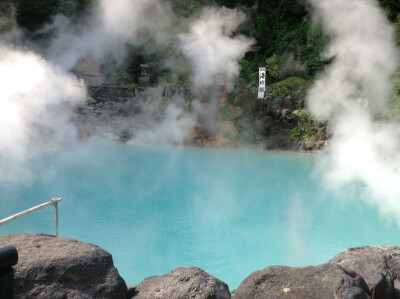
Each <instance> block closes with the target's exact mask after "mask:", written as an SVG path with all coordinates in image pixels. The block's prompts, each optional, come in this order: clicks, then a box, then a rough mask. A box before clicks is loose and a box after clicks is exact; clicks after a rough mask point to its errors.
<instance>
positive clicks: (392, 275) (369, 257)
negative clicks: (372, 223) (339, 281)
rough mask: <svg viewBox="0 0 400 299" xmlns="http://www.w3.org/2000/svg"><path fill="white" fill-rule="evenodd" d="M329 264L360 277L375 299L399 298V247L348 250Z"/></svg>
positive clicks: (369, 247) (386, 246) (367, 247)
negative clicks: (350, 271)
mask: <svg viewBox="0 0 400 299" xmlns="http://www.w3.org/2000/svg"><path fill="white" fill-rule="evenodd" d="M330 263H337V264H339V265H340V266H342V267H344V268H345V269H348V270H352V271H354V272H356V273H357V274H359V275H361V276H362V277H363V278H364V280H365V282H366V283H367V284H368V287H369V289H370V292H371V294H372V293H375V298H382V299H386V298H388V299H389V298H400V247H396V246H389V245H385V246H374V247H371V246H365V247H357V248H350V249H347V250H345V251H343V252H341V253H339V254H338V255H336V256H335V257H334V258H333V259H331V260H330Z"/></svg>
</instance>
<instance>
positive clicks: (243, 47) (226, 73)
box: [179, 7, 254, 88]
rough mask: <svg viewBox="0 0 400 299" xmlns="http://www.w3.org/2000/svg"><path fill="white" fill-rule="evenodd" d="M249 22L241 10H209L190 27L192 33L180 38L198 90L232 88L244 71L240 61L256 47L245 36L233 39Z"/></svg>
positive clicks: (181, 35) (206, 9)
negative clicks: (212, 86)
mask: <svg viewBox="0 0 400 299" xmlns="http://www.w3.org/2000/svg"><path fill="white" fill-rule="evenodd" d="M245 19H246V16H245V14H244V13H242V12H240V11H238V10H232V9H228V8H225V7H223V8H220V9H216V8H210V7H207V8H204V9H203V11H202V12H201V15H200V17H199V19H197V20H195V21H194V22H193V23H192V24H191V25H190V27H189V32H188V33H184V34H180V35H179V40H180V43H181V48H182V51H183V53H184V54H185V55H186V56H187V57H188V59H189V60H190V62H191V64H192V66H193V70H194V76H193V84H194V85H195V86H196V87H202V86H209V85H212V84H215V83H220V84H222V83H225V84H226V85H227V87H228V88H230V87H232V79H233V78H234V77H235V76H237V75H238V74H239V70H240V68H239V64H238V61H239V60H240V59H241V58H243V57H244V54H245V53H246V52H248V51H249V50H250V47H251V46H252V45H253V44H254V41H253V40H252V39H249V38H247V37H245V36H242V35H238V36H234V37H232V34H233V32H234V31H235V30H236V29H237V28H238V27H239V25H240V24H242V23H243V22H244V21H245ZM218 81H223V82H218Z"/></svg>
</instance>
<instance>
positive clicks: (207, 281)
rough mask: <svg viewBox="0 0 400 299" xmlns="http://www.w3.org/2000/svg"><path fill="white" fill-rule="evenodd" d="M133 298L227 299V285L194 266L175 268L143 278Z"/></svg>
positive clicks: (228, 295)
mask: <svg viewBox="0 0 400 299" xmlns="http://www.w3.org/2000/svg"><path fill="white" fill-rule="evenodd" d="M133 298H134V299H156V298H162V299H175V298H180V299H189V298H193V299H229V298H231V295H230V293H229V288H228V286H227V285H226V284H225V283H224V282H222V281H220V280H218V279H216V278H215V277H213V276H211V275H209V274H207V273H206V272H204V271H203V270H200V269H199V268H196V267H190V268H183V267H182V268H177V269H175V270H173V271H172V272H171V273H169V274H165V275H161V276H152V277H148V278H145V279H144V280H143V281H142V282H141V283H140V284H139V285H138V286H137V287H136V290H135V294H134V297H133Z"/></svg>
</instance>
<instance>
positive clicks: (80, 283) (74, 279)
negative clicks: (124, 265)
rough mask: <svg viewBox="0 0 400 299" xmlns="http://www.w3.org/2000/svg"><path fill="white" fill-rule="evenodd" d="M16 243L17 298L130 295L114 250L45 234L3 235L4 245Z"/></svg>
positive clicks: (1, 237) (1, 239)
mask: <svg viewBox="0 0 400 299" xmlns="http://www.w3.org/2000/svg"><path fill="white" fill-rule="evenodd" d="M5 246H15V247H16V248H17V250H18V255H19V261H18V264H17V265H16V266H15V267H14V269H15V295H16V298H79V299H88V298H116V299H117V298H124V299H125V298H126V297H127V287H126V284H125V281H124V280H123V279H122V278H121V277H120V276H119V274H118V271H117V269H116V268H115V267H114V266H113V260H112V257H111V254H109V253H108V252H106V251H104V250H103V249H101V248H99V247H97V246H95V245H92V244H87V243H81V242H78V241H76V240H72V239H62V238H56V237H54V236H50V235H45V234H20V235H4V236H0V247H5Z"/></svg>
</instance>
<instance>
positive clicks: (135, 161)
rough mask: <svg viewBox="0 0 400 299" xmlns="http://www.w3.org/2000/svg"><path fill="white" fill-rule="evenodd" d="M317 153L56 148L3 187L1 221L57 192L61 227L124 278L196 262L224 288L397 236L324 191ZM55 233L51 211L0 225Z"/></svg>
mask: <svg viewBox="0 0 400 299" xmlns="http://www.w3.org/2000/svg"><path fill="white" fill-rule="evenodd" d="M316 159H317V158H316V157H313V156H305V155H294V154H285V153H270V152H258V151H250V150H218V149H206V150H205V149H193V148H175V147H150V146H127V145H104V144H103V145H90V144H86V145H80V146H75V147H71V148H64V149H63V151H62V152H61V153H53V154H52V155H46V156H45V157H42V159H40V160H38V161H35V163H32V169H33V171H34V173H35V179H34V180H33V181H32V182H31V183H29V184H18V185H12V184H7V185H0V192H1V200H0V218H1V219H2V218H5V217H7V216H10V215H11V214H14V213H17V212H20V211H22V210H25V209H27V208H30V207H32V206H34V205H37V204H40V203H42V202H45V201H48V200H50V199H51V198H53V197H62V198H63V201H62V202H61V203H60V204H59V213H60V223H59V235H60V237H64V238H74V239H78V240H80V241H83V242H89V243H94V244H96V245H99V246H101V247H102V248H104V249H106V250H107V251H109V252H110V253H111V254H112V255H113V259H114V263H115V266H116V267H117V268H118V270H119V272H120V275H121V276H122V277H123V278H124V279H125V281H126V282H127V284H131V285H135V284H138V283H139V282H140V281H141V280H142V279H144V278H145V277H148V276H152V275H161V274H165V273H168V272H170V271H171V270H172V269H174V268H176V267H180V266H192V265H193V266H197V267H199V268H201V269H203V270H205V271H207V272H208V273H210V274H211V275H213V276H216V277H217V278H219V279H221V280H223V281H225V282H226V283H227V284H228V285H229V287H230V289H231V290H233V289H235V288H237V287H238V285H239V284H240V282H241V281H242V280H243V279H244V278H245V277H246V276H248V275H249V274H250V273H251V272H253V271H255V270H259V269H263V268H265V267H267V266H270V265H283V264H284V265H289V266H306V265H310V264H312V265H315V264H319V263H323V262H327V261H328V260H329V259H330V258H332V257H333V256H334V255H335V254H336V253H338V252H339V251H341V250H344V249H346V248H348V247H355V246H363V245H380V244H392V245H399V242H398V236H399V235H400V234H399V229H398V227H397V225H395V224H394V223H390V222H388V220H386V219H382V218H381V217H380V216H379V213H378V211H377V210H376V209H375V208H373V207H371V206H368V205H366V204H364V203H363V202H362V201H360V200H358V199H357V196H358V195H357V188H356V187H355V189H354V192H347V193H346V194H343V195H342V196H334V195H333V194H332V193H331V192H329V191H327V190H324V188H323V187H322V186H321V182H320V180H319V179H318V176H315V175H314V174H313V169H314V164H315V163H316ZM23 232H25V233H27V232H32V233H39V232H44V233H49V234H54V232H55V228H54V208H51V207H50V208H46V209H43V210H41V211H39V212H36V213H34V214H31V215H29V216H26V217H24V218H22V219H19V220H16V221H14V222H12V223H9V224H7V225H5V226H3V227H1V228H0V233H1V234H7V233H23Z"/></svg>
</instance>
